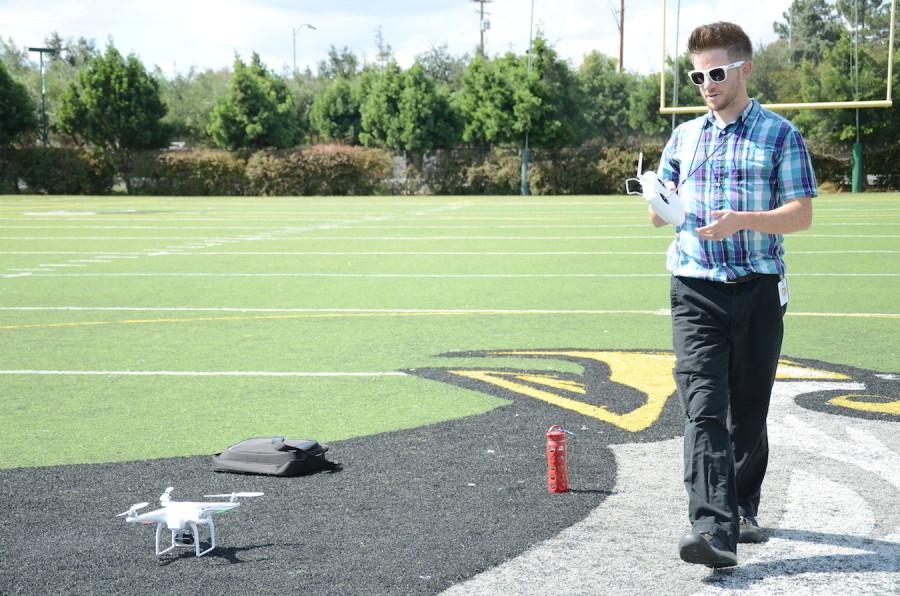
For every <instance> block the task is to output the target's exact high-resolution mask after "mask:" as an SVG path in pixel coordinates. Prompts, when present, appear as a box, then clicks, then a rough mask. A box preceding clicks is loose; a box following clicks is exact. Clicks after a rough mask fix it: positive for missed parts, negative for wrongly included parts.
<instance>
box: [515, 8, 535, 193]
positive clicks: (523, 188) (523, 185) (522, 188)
mask: <svg viewBox="0 0 900 596" xmlns="http://www.w3.org/2000/svg"><path fill="white" fill-rule="evenodd" d="M533 32H534V0H531V17H530V18H529V19H528V79H527V82H528V84H531V45H532V41H533V36H532V33H533ZM530 161H531V151H529V150H528V129H527V128H526V129H525V147H524V148H523V149H522V177H521V180H520V181H519V193H520V194H521V195H522V196H523V197H524V196H527V195H528V194H529V192H528V163H529V162H530Z"/></svg>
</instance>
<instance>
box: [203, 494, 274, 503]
mask: <svg viewBox="0 0 900 596" xmlns="http://www.w3.org/2000/svg"><path fill="white" fill-rule="evenodd" d="M264 494H265V493H227V494H222V495H203V496H204V497H206V498H209V499H223V498H228V499H231V500H232V501H234V500H235V499H243V498H244V497H261V496H263V495H264Z"/></svg>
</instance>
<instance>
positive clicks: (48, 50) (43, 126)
mask: <svg viewBox="0 0 900 596" xmlns="http://www.w3.org/2000/svg"><path fill="white" fill-rule="evenodd" d="M28 51H29V52H37V53H38V55H39V56H40V58H39V60H40V64H41V140H42V141H43V142H44V147H46V146H47V143H48V140H49V139H48V135H47V104H46V100H45V99H44V98H45V96H46V86H45V85H44V54H50V55H51V56H53V55H56V50H54V49H53V48H28Z"/></svg>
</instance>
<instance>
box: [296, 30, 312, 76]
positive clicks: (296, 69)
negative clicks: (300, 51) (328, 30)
mask: <svg viewBox="0 0 900 596" xmlns="http://www.w3.org/2000/svg"><path fill="white" fill-rule="evenodd" d="M300 29H312V30H313V31H315V30H316V28H315V27H314V26H312V25H310V24H309V23H303V24H302V25H300V26H298V27H292V28H291V33H292V34H293V35H292V37H293V39H294V78H296V77H297V31H299V30H300Z"/></svg>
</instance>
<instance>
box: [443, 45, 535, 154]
mask: <svg viewBox="0 0 900 596" xmlns="http://www.w3.org/2000/svg"><path fill="white" fill-rule="evenodd" d="M520 72H521V69H520V64H519V61H518V60H517V59H516V57H515V56H513V55H512V54H509V53H508V54H506V55H505V56H503V57H501V58H496V59H493V60H492V59H489V58H486V57H485V56H482V55H481V54H478V55H476V56H475V58H474V59H473V60H472V62H470V63H469V66H468V68H466V71H465V73H464V74H463V86H462V89H461V90H460V92H459V94H458V95H457V105H458V107H459V110H460V113H461V114H462V117H463V122H464V124H463V133H462V138H463V140H464V141H465V142H467V143H470V144H473V145H492V144H495V143H508V142H511V141H513V139H515V140H518V139H519V138H520V137H519V131H517V130H515V128H516V127H515V122H516V119H515V115H514V110H515V105H516V94H515V85H514V81H515V79H516V78H517V77H519V73H520Z"/></svg>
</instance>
